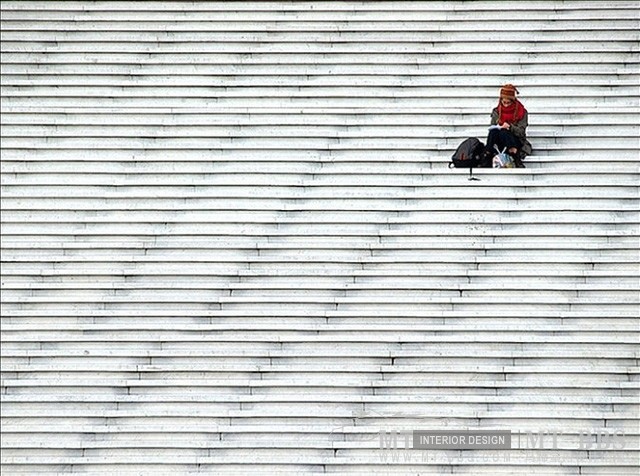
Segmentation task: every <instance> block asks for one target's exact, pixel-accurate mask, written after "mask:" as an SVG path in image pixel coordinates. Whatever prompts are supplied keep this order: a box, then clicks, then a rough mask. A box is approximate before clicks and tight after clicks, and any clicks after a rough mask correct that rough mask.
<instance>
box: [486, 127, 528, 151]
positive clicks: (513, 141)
mask: <svg viewBox="0 0 640 476" xmlns="http://www.w3.org/2000/svg"><path fill="white" fill-rule="evenodd" d="M494 145H497V146H498V148H499V149H500V152H502V149H504V148H505V147H506V148H507V153H509V149H510V148H511V147H515V148H516V149H518V152H520V148H521V147H522V143H521V142H520V140H518V138H517V137H516V136H514V135H513V134H512V133H511V132H509V131H508V130H506V129H491V130H490V131H489V136H488V137H487V147H489V148H491V149H493V146H494Z"/></svg>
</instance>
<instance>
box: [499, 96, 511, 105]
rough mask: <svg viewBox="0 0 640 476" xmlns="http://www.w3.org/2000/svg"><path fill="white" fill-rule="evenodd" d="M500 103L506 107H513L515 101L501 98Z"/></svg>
mask: <svg viewBox="0 0 640 476" xmlns="http://www.w3.org/2000/svg"><path fill="white" fill-rule="evenodd" d="M500 103H501V104H502V105H503V106H504V107H508V106H511V105H512V104H513V100H511V99H509V98H500Z"/></svg>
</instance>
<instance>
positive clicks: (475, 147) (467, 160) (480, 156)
mask: <svg viewBox="0 0 640 476" xmlns="http://www.w3.org/2000/svg"><path fill="white" fill-rule="evenodd" d="M493 155H495V154H494V153H490V152H488V151H487V148H486V147H485V145H484V144H483V143H482V142H480V140H478V139H477V138H476V137H469V138H468V139H465V140H464V141H462V143H461V144H460V145H459V146H458V148H457V149H456V151H455V152H454V153H453V155H452V156H451V162H450V163H449V168H451V167H456V168H459V169H473V168H477V167H491V166H492V165H491V158H492V157H493Z"/></svg>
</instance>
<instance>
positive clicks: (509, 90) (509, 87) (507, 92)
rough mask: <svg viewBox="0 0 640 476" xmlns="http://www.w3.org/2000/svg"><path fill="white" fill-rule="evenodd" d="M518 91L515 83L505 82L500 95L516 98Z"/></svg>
mask: <svg viewBox="0 0 640 476" xmlns="http://www.w3.org/2000/svg"><path fill="white" fill-rule="evenodd" d="M518 92H519V91H518V89H517V88H516V87H515V86H514V85H513V84H505V85H504V86H502V89H500V97H501V98H509V99H515V98H516V93H518Z"/></svg>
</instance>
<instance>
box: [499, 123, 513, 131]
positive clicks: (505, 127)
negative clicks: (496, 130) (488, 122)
mask: <svg viewBox="0 0 640 476" xmlns="http://www.w3.org/2000/svg"><path fill="white" fill-rule="evenodd" d="M500 127H502V128H503V129H506V130H509V129H510V128H511V124H509V123H508V122H503V123H502V125H501V126H500Z"/></svg>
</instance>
